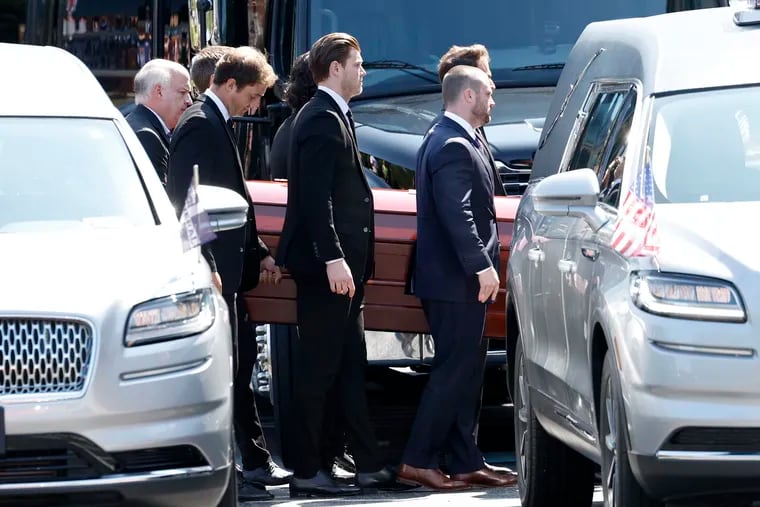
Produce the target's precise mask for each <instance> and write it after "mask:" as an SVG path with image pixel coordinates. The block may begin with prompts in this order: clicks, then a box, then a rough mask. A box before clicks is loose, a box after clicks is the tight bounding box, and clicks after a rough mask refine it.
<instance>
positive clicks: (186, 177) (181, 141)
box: [166, 96, 269, 294]
mask: <svg viewBox="0 0 760 507" xmlns="http://www.w3.org/2000/svg"><path fill="white" fill-rule="evenodd" d="M194 164H198V169H199V176H200V177H199V180H200V183H202V184H205V185H215V186H219V187H224V188H229V189H230V190H234V191H235V192H237V193H238V194H240V195H241V196H242V197H243V198H245V199H246V200H247V201H248V223H247V225H246V226H245V227H242V228H240V229H234V230H231V231H224V232H220V233H217V238H216V239H215V240H214V241H212V242H211V243H208V244H207V245H206V248H204V255H205V256H206V259H207V260H208V261H209V265H211V269H213V270H216V271H218V272H219V275H220V276H221V278H222V289H223V291H224V293H225V294H231V293H234V292H238V291H239V290H240V291H246V290H250V289H252V288H254V287H255V286H256V284H257V283H258V280H259V263H260V261H261V259H263V258H264V257H266V256H267V255H269V250H268V249H267V247H266V245H265V244H264V242H263V241H261V239H260V238H259V236H258V232H257V230H256V217H255V215H254V212H253V201H252V200H251V198H250V196H249V194H248V189H247V187H246V184H245V177H244V176H243V166H242V164H241V162H240V155H239V153H238V149H237V143H236V142H235V138H234V135H233V133H232V129H231V128H230V127H229V126H228V125H227V123H226V122H225V121H224V116H222V112H221V111H220V110H219V108H218V107H217V106H216V104H214V101H212V100H211V99H210V98H208V97H206V96H201V99H200V100H199V101H197V102H195V103H194V104H193V105H191V106H190V107H189V108H187V109H186V110H185V112H184V113H182V116H181V117H180V119H179V123H178V124H177V127H176V128H175V129H174V133H173V134H172V140H171V144H170V147H169V173H168V179H167V184H166V191H167V193H168V194H169V198H170V199H171V201H172V203H173V204H174V207H175V208H176V209H177V213H178V214H180V213H181V211H182V207H183V205H184V202H185V197H186V195H187V189H188V188H189V186H190V181H191V180H192V177H193V165H194Z"/></svg>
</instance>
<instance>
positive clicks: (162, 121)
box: [127, 59, 192, 185]
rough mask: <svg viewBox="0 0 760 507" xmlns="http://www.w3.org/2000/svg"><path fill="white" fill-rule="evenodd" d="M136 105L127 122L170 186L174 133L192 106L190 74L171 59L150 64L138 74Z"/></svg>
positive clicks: (162, 177)
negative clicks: (170, 150) (172, 133)
mask: <svg viewBox="0 0 760 507" xmlns="http://www.w3.org/2000/svg"><path fill="white" fill-rule="evenodd" d="M135 103H136V104H137V106H136V107H135V109H134V110H133V111H132V112H131V113H129V115H128V116H127V123H129V126H130V127H132V129H133V130H134V131H135V133H136V134H137V138H138V139H139V140H140V143H141V144H142V145H143V148H145V152H146V153H147V154H148V157H149V158H150V161H151V162H153V167H154V168H155V169H156V172H157V173H158V177H159V178H160V179H161V183H163V184H164V185H166V172H167V167H168V164H169V139H170V137H171V132H172V130H174V128H175V127H176V126H177V122H178V121H179V117H180V115H181V114H182V113H183V111H184V110H185V109H187V108H188V106H190V104H192V99H191V98H190V74H188V72H187V69H186V68H184V67H183V66H182V65H180V64H178V63H176V62H172V61H170V60H162V59H155V60H151V61H149V62H148V63H146V64H145V65H144V66H143V68H142V69H140V71H139V72H138V73H137V74H136V75H135Z"/></svg>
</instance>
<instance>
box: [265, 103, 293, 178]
mask: <svg viewBox="0 0 760 507" xmlns="http://www.w3.org/2000/svg"><path fill="white" fill-rule="evenodd" d="M295 116H296V114H295V113H291V114H290V116H288V117H287V118H285V121H283V122H282V124H281V125H280V127H279V128H278V129H277V132H275V134H274V138H273V139H272V148H271V150H270V151H269V170H270V173H271V175H272V178H273V179H275V178H277V179H286V178H287V177H288V153H289V152H290V138H291V135H290V134H291V132H292V131H293V120H294V119H295Z"/></svg>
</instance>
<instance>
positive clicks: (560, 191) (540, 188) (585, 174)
mask: <svg viewBox="0 0 760 507" xmlns="http://www.w3.org/2000/svg"><path fill="white" fill-rule="evenodd" d="M532 197H533V203H534V207H535V209H536V211H537V212H538V213H541V214H542V215H547V216H570V217H578V218H582V219H584V220H585V221H586V222H588V224H589V225H590V226H591V228H592V229H593V230H594V231H598V230H599V229H601V228H602V226H604V224H606V223H607V217H606V216H605V214H604V213H602V211H601V210H599V208H598V207H597V203H598V202H599V180H597V178H596V173H594V171H592V170H591V169H576V170H575V171H569V172H564V173H559V174H553V175H551V176H548V177H546V178H544V179H543V180H541V181H540V182H539V183H538V184H537V185H536V188H535V189H534V190H533V194H532Z"/></svg>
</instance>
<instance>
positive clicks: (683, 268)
mask: <svg viewBox="0 0 760 507" xmlns="http://www.w3.org/2000/svg"><path fill="white" fill-rule="evenodd" d="M655 210H656V211H655V212H656V220H657V227H658V231H659V236H660V245H661V246H660V253H659V255H658V256H657V261H658V262H659V264H660V269H662V270H663V271H671V272H681V273H694V274H700V275H705V276H713V277H717V278H721V279H724V280H730V281H733V282H736V281H737V280H746V279H747V276H756V275H757V273H758V272H760V254H759V253H758V252H760V234H758V232H757V228H756V227H751V226H750V227H748V226H747V225H746V224H747V223H752V219H751V217H758V216H760V202H738V203H695V204H663V205H658V206H657V207H656V208H655ZM745 220H747V222H745Z"/></svg>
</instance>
